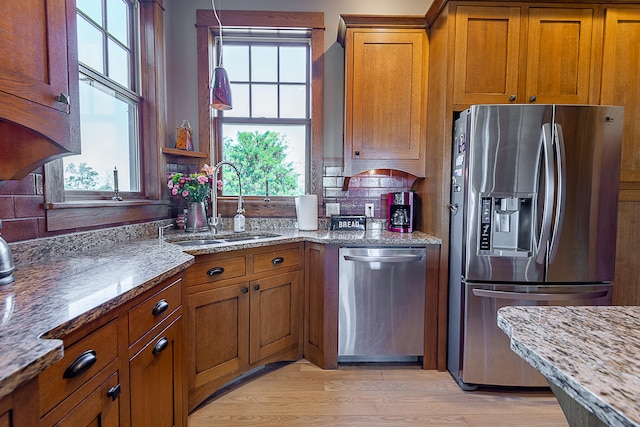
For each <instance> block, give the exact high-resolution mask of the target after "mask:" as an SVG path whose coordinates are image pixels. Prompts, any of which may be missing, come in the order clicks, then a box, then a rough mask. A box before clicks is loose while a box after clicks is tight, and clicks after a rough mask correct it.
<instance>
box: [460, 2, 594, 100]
mask: <svg viewBox="0 0 640 427" xmlns="http://www.w3.org/2000/svg"><path fill="white" fill-rule="evenodd" d="M595 14H596V10H595V8H593V7H579V8H569V7H562V8H559V7H530V6H524V5H523V6H519V5H509V6H496V5H490V6H479V5H463V4H460V5H457V6H455V64H454V92H453V102H454V104H458V105H470V104H489V103H520V104H525V103H563V104H586V103H589V102H592V101H593V98H594V92H593V88H594V82H593V79H592V75H593V66H594V60H595V55H594V53H593V47H594V45H595V41H596V40H595V37H596V35H594V31H593V25H594V24H593V21H594V16H595Z"/></svg>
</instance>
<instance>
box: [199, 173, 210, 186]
mask: <svg viewBox="0 0 640 427" xmlns="http://www.w3.org/2000/svg"><path fill="white" fill-rule="evenodd" d="M197 180H198V184H206V183H208V182H209V177H207V176H204V175H198V178H197Z"/></svg>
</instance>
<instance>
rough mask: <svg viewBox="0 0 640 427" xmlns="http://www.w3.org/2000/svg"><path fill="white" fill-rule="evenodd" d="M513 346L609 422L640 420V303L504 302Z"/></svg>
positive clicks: (504, 323)
mask: <svg viewBox="0 0 640 427" xmlns="http://www.w3.org/2000/svg"><path fill="white" fill-rule="evenodd" d="M498 326H499V327H500V328H501V329H502V330H503V331H505V333H506V334H507V335H508V336H509V337H510V338H511V349H512V350H513V351H514V352H516V353H517V354H518V355H519V356H520V357H522V358H523V359H524V360H526V361H527V362H529V363H530V364H531V365H532V366H533V367H534V368H536V369H537V370H539V371H540V372H541V373H542V374H543V375H544V376H545V377H546V378H547V379H548V380H549V381H550V382H551V383H553V384H554V385H555V386H556V387H558V388H559V389H561V390H562V391H564V392H565V394H566V395H567V396H568V397H570V398H572V399H574V400H575V401H576V402H577V403H579V404H580V405H582V406H583V407H584V408H586V409H587V410H589V411H590V412H592V413H593V414H594V415H595V416H596V417H598V418H599V419H600V420H602V421H603V422H604V423H606V424H607V425H612V426H640V359H639V358H638V355H639V354H640V307H620V306H610V307H585V306H580V307H533V306H531V307H504V308H501V309H500V310H499V311H498Z"/></svg>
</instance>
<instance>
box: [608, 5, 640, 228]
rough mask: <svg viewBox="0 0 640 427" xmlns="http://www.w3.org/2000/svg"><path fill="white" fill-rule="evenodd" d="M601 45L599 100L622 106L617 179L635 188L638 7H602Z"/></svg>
mask: <svg viewBox="0 0 640 427" xmlns="http://www.w3.org/2000/svg"><path fill="white" fill-rule="evenodd" d="M603 46H604V49H603V54H602V87H601V91H600V97H601V99H600V103H601V104H603V105H622V106H624V129H623V132H622V159H621V171H620V181H621V188H622V189H631V188H633V189H634V190H636V189H638V188H639V187H638V185H639V184H640V84H638V82H639V80H638V78H639V77H638V76H640V48H639V46H640V6H639V7H636V8H630V7H625V8H622V7H611V8H607V9H606V11H605V30H604V44H603ZM631 183H633V185H630V184H631ZM634 199H635V200H640V195H638V194H637V193H636V195H635V196H634ZM634 228H636V229H637V227H634Z"/></svg>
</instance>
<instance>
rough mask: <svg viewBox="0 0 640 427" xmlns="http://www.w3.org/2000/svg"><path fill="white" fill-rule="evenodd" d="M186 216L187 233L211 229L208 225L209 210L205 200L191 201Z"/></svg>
mask: <svg viewBox="0 0 640 427" xmlns="http://www.w3.org/2000/svg"><path fill="white" fill-rule="evenodd" d="M187 208H188V209H187V216H186V218H185V222H184V224H185V231H186V232H187V233H199V232H202V231H209V226H208V225H207V211H206V209H205V203H204V202H189V203H188V206H187Z"/></svg>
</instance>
